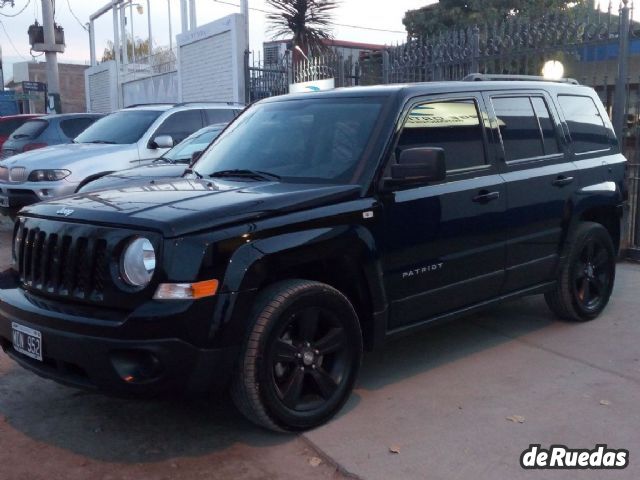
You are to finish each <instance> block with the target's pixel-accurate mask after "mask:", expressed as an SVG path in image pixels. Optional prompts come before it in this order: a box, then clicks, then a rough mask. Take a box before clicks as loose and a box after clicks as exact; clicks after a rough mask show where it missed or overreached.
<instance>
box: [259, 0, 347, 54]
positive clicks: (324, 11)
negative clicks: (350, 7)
mask: <svg viewBox="0 0 640 480" xmlns="http://www.w3.org/2000/svg"><path fill="white" fill-rule="evenodd" d="M267 3H268V4H269V6H271V7H272V8H273V9H274V10H275V11H274V12H273V13H269V14H267V20H268V21H269V23H270V31H271V32H272V33H273V36H274V38H282V37H289V36H293V44H294V46H296V47H300V49H302V51H303V52H305V53H310V54H317V53H320V52H322V51H323V50H324V49H325V46H324V44H323V40H329V39H331V38H332V35H331V32H330V29H331V24H332V21H333V10H334V9H335V8H337V7H338V1H337V0H267Z"/></svg>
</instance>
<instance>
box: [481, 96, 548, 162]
mask: <svg viewBox="0 0 640 480" xmlns="http://www.w3.org/2000/svg"><path fill="white" fill-rule="evenodd" d="M491 103H492V104H493V109H494V110H495V113H496V117H497V119H498V126H499V128H500V136H501V137H502V144H503V146H504V153H505V156H506V159H507V161H511V160H520V159H523V158H533V157H541V156H543V155H544V154H545V152H544V149H543V142H542V134H541V132H540V126H539V125H538V120H537V118H536V115H535V113H534V111H533V105H532V104H531V100H530V99H529V97H499V98H492V99H491Z"/></svg>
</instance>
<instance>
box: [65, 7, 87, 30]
mask: <svg viewBox="0 0 640 480" xmlns="http://www.w3.org/2000/svg"><path fill="white" fill-rule="evenodd" d="M67 7H69V11H70V12H71V15H72V16H73V18H75V19H76V22H78V23H79V24H80V26H81V27H82V28H83V29H84V31H85V32H88V31H89V29H88V28H87V27H86V26H85V24H84V23H82V22H81V21H80V19H79V18H78V16H77V15H76V14H75V12H74V11H73V10H72V9H71V2H70V0H67Z"/></svg>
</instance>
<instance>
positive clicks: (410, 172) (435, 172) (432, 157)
mask: <svg viewBox="0 0 640 480" xmlns="http://www.w3.org/2000/svg"><path fill="white" fill-rule="evenodd" d="M446 176H447V169H446V165H445V162H444V150H443V149H442V148H436V147H419V148H407V149H406V150H403V151H402V152H401V153H400V158H399V159H398V163H397V165H392V166H391V178H390V179H386V180H385V183H387V184H390V185H424V184H426V183H430V182H439V181H442V180H444V179H445V178H446Z"/></svg>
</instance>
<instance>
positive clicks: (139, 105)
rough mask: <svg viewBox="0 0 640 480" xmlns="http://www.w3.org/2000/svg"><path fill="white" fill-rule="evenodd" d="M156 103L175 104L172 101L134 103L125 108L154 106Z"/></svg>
mask: <svg viewBox="0 0 640 480" xmlns="http://www.w3.org/2000/svg"><path fill="white" fill-rule="evenodd" d="M154 105H173V103H171V102H148V103H134V104H132V105H127V106H126V107H124V108H134V107H153V106H154Z"/></svg>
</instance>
